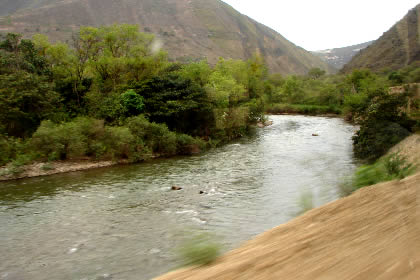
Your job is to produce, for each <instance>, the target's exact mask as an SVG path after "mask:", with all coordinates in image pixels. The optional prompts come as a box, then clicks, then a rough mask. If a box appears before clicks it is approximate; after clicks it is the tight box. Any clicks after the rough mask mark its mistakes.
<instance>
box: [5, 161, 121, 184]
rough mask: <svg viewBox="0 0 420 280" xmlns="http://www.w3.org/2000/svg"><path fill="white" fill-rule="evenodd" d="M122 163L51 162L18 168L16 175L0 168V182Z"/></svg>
mask: <svg viewBox="0 0 420 280" xmlns="http://www.w3.org/2000/svg"><path fill="white" fill-rule="evenodd" d="M117 164H123V163H122V162H114V161H90V160H83V161H81V160H78V161H70V160H69V161H53V162H36V163H32V164H28V165H24V166H21V167H19V168H20V169H21V170H20V171H19V172H17V173H15V172H11V171H10V170H8V169H7V167H1V168H0V174H5V175H0V181H9V180H17V179H24V178H32V177H40V176H49V175H54V174H59V173H68V172H75V171H83V170H89V169H95V168H102V167H109V166H113V165H117Z"/></svg>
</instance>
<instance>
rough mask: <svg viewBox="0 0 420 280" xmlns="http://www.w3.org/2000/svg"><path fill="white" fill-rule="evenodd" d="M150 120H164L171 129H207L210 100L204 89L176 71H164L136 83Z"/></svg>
mask: <svg viewBox="0 0 420 280" xmlns="http://www.w3.org/2000/svg"><path fill="white" fill-rule="evenodd" d="M135 91H136V92H137V94H139V95H141V96H143V97H144V104H145V113H146V114H147V115H148V116H149V119H150V121H152V122H158V123H166V124H167V125H168V127H169V128H170V129H171V130H175V131H177V132H183V133H191V134H202V133H204V131H206V130H207V129H208V126H209V123H210V122H211V121H210V120H209V118H210V116H209V112H210V110H211V109H210V103H209V102H208V101H207V98H206V94H205V91H204V90H203V88H201V87H199V86H198V85H197V84H195V83H193V82H192V81H191V80H189V79H186V78H183V77H181V76H179V75H177V74H176V73H166V74H165V75H160V76H156V77H154V78H152V79H151V80H149V81H146V82H144V83H142V84H139V85H137V87H136V88H135Z"/></svg>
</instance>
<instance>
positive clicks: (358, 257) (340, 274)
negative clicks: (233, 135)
mask: <svg viewBox="0 0 420 280" xmlns="http://www.w3.org/2000/svg"><path fill="white" fill-rule="evenodd" d="M395 152H399V153H400V154H401V155H403V156H406V157H407V160H408V161H409V162H410V163H412V164H414V165H418V164H419V163H420V135H418V134H414V135H412V136H410V137H407V138H406V139H405V140H403V141H402V142H400V143H399V144H397V145H396V146H395V147H393V148H392V149H391V150H390V151H389V153H395ZM419 195H420V172H418V173H416V174H415V175H413V176H410V177H407V178H405V179H403V180H401V181H391V182H384V183H379V184H377V185H374V186H370V187H365V188H362V189H360V190H359V191H356V192H355V193H354V194H352V195H351V196H349V197H346V198H343V199H339V200H337V201H335V202H331V203H329V204H327V205H325V206H322V207H320V208H317V209H313V210H311V211H309V212H307V213H306V214H304V215H302V216H300V217H298V218H296V219H294V220H292V221H290V222H288V223H286V224H283V225H281V226H279V227H276V228H274V229H272V230H270V231H267V232H265V233H263V234H261V235H259V236H257V237H256V238H255V239H253V240H251V241H249V242H247V243H245V244H244V245H242V246H241V247H240V248H238V249H236V250H233V251H231V252H230V253H227V254H226V255H224V256H222V257H220V258H219V259H217V260H216V262H215V263H213V264H212V265H209V266H204V267H189V268H185V269H181V270H178V271H174V272H171V273H169V274H167V275H164V276H161V277H159V278H156V280H181V279H183V280H195V279H197V280H198V279H200V280H202V279H212V280H214V279H215V280H217V279H220V280H221V279H264V280H266V279H308V280H309V279H311V280H312V279H361V280H362V279H372V278H375V279H389V280H393V279H407V280H410V279H413V280H414V279H418V277H419V275H420V253H419V252H420V228H419V227H418V221H419V219H420V217H419V213H420V212H419V210H420V208H419V205H418V203H417V201H416V198H417V196H419Z"/></svg>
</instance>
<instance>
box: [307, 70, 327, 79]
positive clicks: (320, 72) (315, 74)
mask: <svg viewBox="0 0 420 280" xmlns="http://www.w3.org/2000/svg"><path fill="white" fill-rule="evenodd" d="M324 75H325V70H322V69H320V68H317V67H315V68H311V69H310V70H309V72H308V76H309V77H311V78H312V79H319V78H321V77H322V76H324Z"/></svg>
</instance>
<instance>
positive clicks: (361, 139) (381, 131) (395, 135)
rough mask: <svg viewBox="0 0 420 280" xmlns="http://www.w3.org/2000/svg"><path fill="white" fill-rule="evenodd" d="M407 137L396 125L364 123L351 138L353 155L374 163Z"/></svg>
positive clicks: (405, 131)
mask: <svg viewBox="0 0 420 280" xmlns="http://www.w3.org/2000/svg"><path fill="white" fill-rule="evenodd" d="M409 135H410V132H409V131H408V130H407V129H405V128H404V127H402V126H401V125H399V124H398V123H394V122H387V121H378V122H373V121H371V122H365V123H364V124H363V125H362V126H361V127H360V130H359V131H358V132H357V133H356V135H355V136H353V146H354V153H355V155H356V157H359V158H362V159H366V160H368V161H374V160H376V159H378V158H379V157H380V156H382V155H384V154H385V153H386V152H387V151H388V150H389V149H390V148H391V147H392V146H394V145H395V144H397V143H399V142H400V141H401V140H403V139H404V138H405V137H407V136H409Z"/></svg>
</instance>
